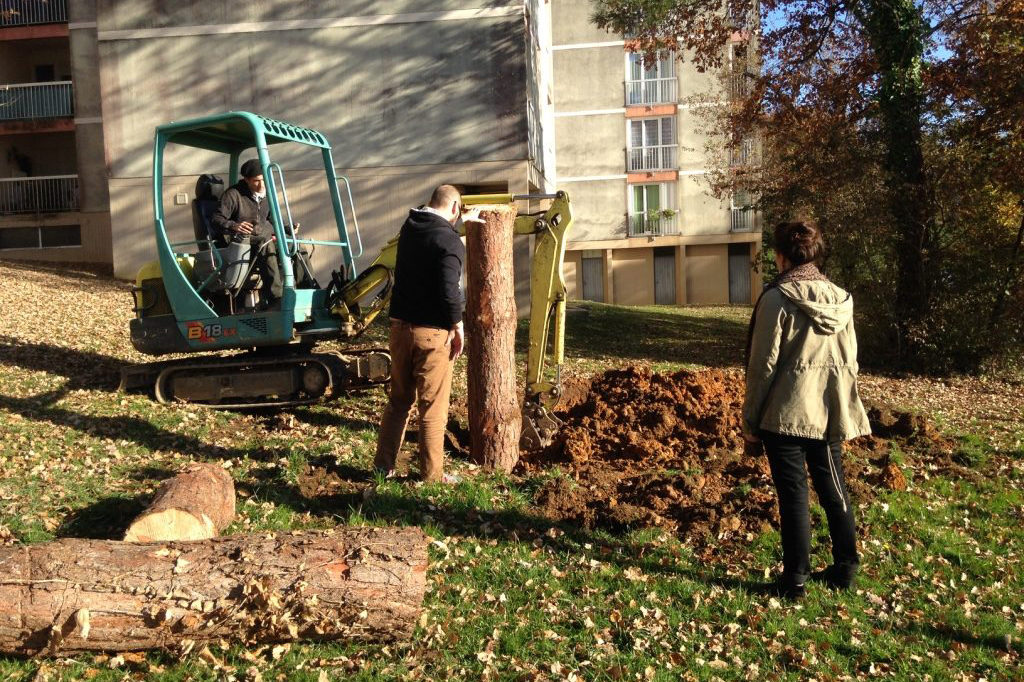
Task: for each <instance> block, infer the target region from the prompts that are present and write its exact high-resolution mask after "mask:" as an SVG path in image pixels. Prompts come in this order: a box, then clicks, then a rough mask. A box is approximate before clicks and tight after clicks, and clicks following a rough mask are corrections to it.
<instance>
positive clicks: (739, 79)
mask: <svg viewBox="0 0 1024 682" xmlns="http://www.w3.org/2000/svg"><path fill="white" fill-rule="evenodd" d="M728 82H729V99H743V98H744V97H746V96H747V95H749V94H750V92H751V90H752V89H753V80H752V79H751V78H750V77H749V76H748V75H747V74H745V73H732V74H729V81H728Z"/></svg>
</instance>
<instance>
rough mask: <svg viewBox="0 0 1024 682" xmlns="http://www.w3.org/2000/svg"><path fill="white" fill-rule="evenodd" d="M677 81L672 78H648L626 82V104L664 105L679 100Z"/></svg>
mask: <svg viewBox="0 0 1024 682" xmlns="http://www.w3.org/2000/svg"><path fill="white" fill-rule="evenodd" d="M678 93H679V81H678V79H676V78H675V77H672V78H648V79H646V80H639V81H626V104H627V105H633V104H665V103H669V102H675V101H678V99H679V94H678Z"/></svg>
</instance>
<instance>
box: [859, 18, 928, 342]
mask: <svg viewBox="0 0 1024 682" xmlns="http://www.w3.org/2000/svg"><path fill="white" fill-rule="evenodd" d="M865 11H866V14H867V16H866V17H865V24H866V25H865V28H866V29H867V35H868V39H869V41H870V43H871V49H872V50H873V51H874V53H875V58H876V60H877V61H878V70H879V75H880V76H881V82H880V86H879V92H878V104H879V110H880V112H881V122H882V135H883V141H884V144H885V147H886V158H885V168H886V171H887V172H888V174H889V178H890V183H889V184H890V188H889V196H890V200H889V204H890V207H891V210H892V216H893V220H894V222H895V226H894V227H895V230H896V233H897V234H896V239H895V240H894V244H895V251H896V254H895V255H896V263H897V279H896V291H895V292H893V294H894V298H895V306H896V325H897V328H898V331H899V336H900V344H901V355H902V356H903V357H902V358H901V359H902V360H904V361H906V360H911V361H912V360H913V358H914V350H915V348H917V347H920V346H922V345H923V344H924V342H926V341H927V338H926V337H927V331H926V329H925V316H926V315H927V314H928V311H929V306H930V303H931V292H930V287H929V282H928V268H929V265H930V264H929V259H930V258H932V257H934V256H935V254H933V253H932V251H933V249H932V248H931V247H932V243H931V242H932V234H933V220H934V207H933V205H932V204H933V202H932V197H931V193H930V190H929V186H928V180H927V177H926V173H925V165H924V153H923V151H922V147H921V138H922V125H923V124H922V119H923V111H924V105H925V98H924V83H923V81H922V68H923V54H924V31H925V22H924V18H923V16H922V14H921V9H920V8H919V7H918V6H917V5H916V4H915V0H869V2H868V3H867V4H866V9H865Z"/></svg>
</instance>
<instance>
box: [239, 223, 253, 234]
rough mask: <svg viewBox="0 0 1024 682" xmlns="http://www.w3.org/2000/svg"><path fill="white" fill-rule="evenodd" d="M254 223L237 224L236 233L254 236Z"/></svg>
mask: <svg viewBox="0 0 1024 682" xmlns="http://www.w3.org/2000/svg"><path fill="white" fill-rule="evenodd" d="M252 227H253V226H252V223H250V222H249V221H248V220H245V221H242V222H240V223H236V224H235V232H237V233H238V234H252Z"/></svg>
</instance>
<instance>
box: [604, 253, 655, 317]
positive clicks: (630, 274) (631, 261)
mask: <svg viewBox="0 0 1024 682" xmlns="http://www.w3.org/2000/svg"><path fill="white" fill-rule="evenodd" d="M653 253H654V252H653V251H652V250H651V249H616V250H615V251H613V252H612V264H611V267H612V278H613V282H614V287H615V303H619V304H621V305H651V304H653V303H654V255H653Z"/></svg>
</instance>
